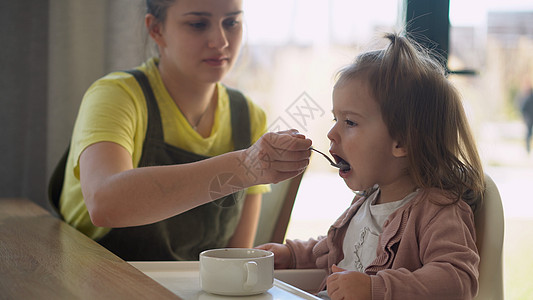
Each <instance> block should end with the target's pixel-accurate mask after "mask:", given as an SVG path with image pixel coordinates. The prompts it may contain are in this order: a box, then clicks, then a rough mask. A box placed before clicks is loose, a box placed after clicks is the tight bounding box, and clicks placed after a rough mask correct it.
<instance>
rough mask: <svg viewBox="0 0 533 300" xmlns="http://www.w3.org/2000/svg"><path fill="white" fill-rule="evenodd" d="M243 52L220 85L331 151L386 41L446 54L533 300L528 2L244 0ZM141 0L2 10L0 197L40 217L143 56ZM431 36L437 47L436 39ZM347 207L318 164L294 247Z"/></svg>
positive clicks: (25, 4) (511, 269) (514, 283)
mask: <svg viewBox="0 0 533 300" xmlns="http://www.w3.org/2000/svg"><path fill="white" fill-rule="evenodd" d="M243 2H244V10H245V19H246V21H245V41H244V46H243V49H242V53H241V57H240V58H239V61H238V62H237V64H236V66H235V68H234V70H233V71H232V72H231V73H230V74H229V76H228V77H227V78H226V79H225V81H224V82H225V83H226V84H228V85H230V86H233V87H236V88H239V89H241V90H243V91H244V92H245V93H246V94H247V95H248V96H250V97H251V98H252V99H253V100H254V101H255V102H256V103H258V104H259V105H260V106H261V107H263V108H264V109H265V111H266V112H267V115H268V117H269V121H268V122H269V128H270V129H271V130H277V129H282V128H288V127H291V128H297V129H299V130H300V132H302V133H304V134H305V135H307V136H308V137H310V138H311V139H313V141H314V146H315V147H316V148H318V149H320V150H323V151H327V150H328V148H329V141H328V139H327V137H326V134H327V132H328V130H329V128H330V127H331V126H332V125H333V122H332V115H331V91H332V86H333V83H334V75H335V73H336V72H337V71H338V70H339V69H340V68H341V67H342V66H344V65H346V64H348V63H350V62H351V61H352V60H353V58H355V56H356V55H357V54H358V53H359V52H360V51H365V50H369V49H373V48H375V47H379V45H380V43H382V42H383V41H382V40H381V39H380V36H381V35H382V33H383V32H387V31H398V30H401V29H403V28H405V24H406V23H408V24H410V26H409V27H408V31H409V32H411V33H413V34H415V36H416V37H418V38H419V39H420V42H422V43H428V45H429V46H431V47H432V48H434V49H435V51H437V52H440V53H441V54H444V56H445V57H447V67H448V69H449V70H450V71H451V73H452V74H451V75H450V79H451V80H452V81H453V82H454V84H455V85H456V86H457V87H458V89H459V91H460V93H461V94H462V96H463V100H464V106H465V109H466V111H467V115H468V117H469V121H470V124H471V126H472V128H473V131H474V135H475V137H476V140H477V143H478V147H479V150H480V154H481V157H482V160H483V163H484V167H485V172H486V173H487V174H489V175H490V176H491V177H492V178H493V180H494V181H495V183H496V185H497V186H498V188H499V190H500V194H501V197H502V201H503V206H504V214H505V221H506V230H505V245H504V281H505V296H506V298H507V299H531V298H533V286H531V284H530V283H529V278H532V277H533V254H532V253H533V252H532V251H531V250H530V249H532V248H533V196H532V194H531V193H530V192H529V190H528V188H527V187H528V186H529V185H531V184H533V154H528V153H527V151H526V146H525V135H526V127H525V124H524V121H523V118H522V115H521V114H520V110H519V107H520V96H521V95H522V94H523V92H524V90H525V88H526V87H527V86H528V85H531V84H532V83H533V0H485V1H482V0H468V1H465V0H449V1H448V0H435V1H424V0H417V1H415V0H412V1H407V0H375V1H363V0H329V1H328V0H270V1H258V0H243ZM143 15H144V7H143V1H142V0H109V1H108V0H94V1H82V0H47V1H45V0H22V1H1V2H0V37H1V38H2V47H0V62H1V63H0V65H1V66H2V68H1V70H0V91H2V94H1V96H0V101H1V105H2V109H0V128H1V129H0V138H1V140H2V143H1V144H0V147H1V148H0V151H1V153H2V155H1V156H0V163H1V164H2V166H3V167H2V168H0V178H1V181H0V197H25V198H29V199H31V200H33V201H35V202H37V203H39V204H41V205H42V206H44V207H48V204H47V202H46V183H47V179H48V177H49V175H50V174H51V172H52V169H53V167H54V166H55V164H56V162H57V160H58V159H59V157H60V155H61V153H62V152H63V150H64V148H65V147H66V145H67V143H68V141H69V139H70V134H71V131H72V125H73V123H74V119H75V117H76V113H77V109H78V107H79V103H80V101H81V98H82V96H83V93H84V92H85V90H86V89H87V88H88V86H89V85H90V84H91V83H92V82H93V81H94V80H96V79H98V78H99V77H101V76H103V75H105V74H106V73H108V72H110V71H113V70H119V69H128V68H132V67H134V66H136V65H138V64H140V63H141V62H143V61H144V60H145V59H146V58H147V57H148V55H149V48H150V46H149V44H148V43H147V39H146V35H145V33H144V29H143V19H142V18H143ZM428 39H430V40H432V41H433V42H428ZM352 198H353V193H352V192H351V191H350V190H349V189H348V188H347V187H346V186H345V185H344V182H343V181H342V179H341V178H340V177H339V176H338V175H337V173H336V171H335V170H334V169H333V168H331V167H330V166H329V164H328V163H327V162H326V161H325V160H324V159H323V158H321V157H320V156H317V155H314V156H313V158H312V161H311V165H310V167H309V169H308V170H307V172H306V174H305V176H304V178H303V181H302V184H301V188H300V191H299V193H298V196H297V200H296V204H295V207H294V210H293V214H292V219H291V222H290V224H289V230H288V233H287V238H300V239H307V238H309V237H317V236H319V235H324V234H326V232H327V229H328V227H329V225H330V224H331V223H332V222H333V221H334V220H335V219H336V218H337V216H338V215H339V214H340V213H342V211H343V210H344V209H345V208H346V207H347V206H348V205H349V203H350V202H351V200H352Z"/></svg>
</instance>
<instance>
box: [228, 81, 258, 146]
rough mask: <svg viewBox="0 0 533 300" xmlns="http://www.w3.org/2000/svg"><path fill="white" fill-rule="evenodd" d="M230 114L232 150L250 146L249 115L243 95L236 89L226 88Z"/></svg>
mask: <svg viewBox="0 0 533 300" xmlns="http://www.w3.org/2000/svg"><path fill="white" fill-rule="evenodd" d="M226 91H227V92H228V96H229V100H230V101H229V103H230V112H231V135H232V138H233V149H235V150H241V149H245V148H248V147H250V146H251V145H252V137H251V135H252V134H251V132H252V129H251V126H250V113H249V111H248V103H247V102H246V98H245V97H244V95H243V94H242V93H241V92H239V91H238V90H236V89H232V88H229V87H226Z"/></svg>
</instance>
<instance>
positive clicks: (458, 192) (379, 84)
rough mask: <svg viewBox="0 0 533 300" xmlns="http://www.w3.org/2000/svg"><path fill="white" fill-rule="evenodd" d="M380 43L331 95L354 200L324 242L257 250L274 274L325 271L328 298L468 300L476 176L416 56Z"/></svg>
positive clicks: (431, 68) (451, 114)
mask: <svg viewBox="0 0 533 300" xmlns="http://www.w3.org/2000/svg"><path fill="white" fill-rule="evenodd" d="M386 38H387V39H388V40H389V41H390V44H389V45H388V47H387V48H385V49H383V50H378V51H371V52H366V53H363V54H361V55H359V56H358V57H357V59H356V61H355V62H354V63H353V64H351V65H349V66H348V67H346V68H345V69H343V70H342V71H341V72H340V74H339V77H338V80H337V82H336V84H335V87H334V90H333V115H334V120H335V125H334V126H333V128H332V129H331V130H330V132H329V133H328V138H329V139H330V140H331V148H330V153H331V154H332V155H333V157H334V158H335V160H336V161H337V162H344V163H347V164H349V165H350V168H349V169H347V170H345V169H343V170H340V171H339V175H340V176H341V177H342V178H343V179H344V181H345V182H346V185H347V186H348V187H349V188H350V189H352V190H354V191H360V192H358V193H357V196H356V197H355V199H354V201H353V202H352V205H351V206H350V207H349V208H348V209H347V210H346V211H345V212H344V213H343V214H342V215H341V216H340V217H339V219H338V220H337V221H336V222H335V223H334V224H333V225H332V226H331V228H330V229H329V231H328V233H327V236H324V237H320V238H318V239H309V240H308V241H300V240H287V242H286V244H284V245H281V244H266V245H262V246H259V248H262V249H267V250H271V251H273V252H274V253H275V265H276V268H325V269H327V270H328V273H329V274H330V275H329V276H328V278H327V282H324V287H325V286H327V294H328V295H329V297H330V298H331V299H471V298H472V297H474V296H475V295H476V293H477V290H478V264H479V254H478V251H477V248H476V244H475V240H476V233H475V227H474V217H473V210H474V209H475V207H476V205H478V204H479V201H481V199H482V194H483V191H484V177H483V170H482V167H481V163H480V159H479V156H478V153H477V150H476V147H475V144H474V141H473V138H472V135H471V132H470V128H469V126H468V122H467V120H466V117H465V113H464V110H463V107H462V104H461V99H460V97H459V94H458V92H457V91H456V89H455V88H454V87H453V86H452V84H451V83H450V82H449V81H448V80H447V78H446V76H445V71H444V69H443V68H442V66H441V65H440V64H439V63H438V62H437V61H435V60H434V59H432V58H431V57H430V56H429V55H428V54H427V53H426V52H424V51H423V50H422V49H420V48H418V47H417V46H416V45H415V44H414V43H412V42H411V41H410V40H409V39H408V38H406V37H402V36H399V35H397V34H387V35H386ZM325 293H326V292H325V291H324V292H321V294H325Z"/></svg>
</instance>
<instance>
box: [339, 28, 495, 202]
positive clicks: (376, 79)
mask: <svg viewBox="0 0 533 300" xmlns="http://www.w3.org/2000/svg"><path fill="white" fill-rule="evenodd" d="M385 38H387V39H388V40H389V45H388V46H387V47H386V48H385V49H382V50H377V51H369V52H365V53H363V54H361V55H359V56H358V57H357V58H356V60H355V62H354V63H353V64H351V65H349V66H348V67H346V68H344V69H343V70H341V71H340V72H339V77H338V81H337V83H336V86H338V85H341V84H346V83H347V81H348V80H350V79H353V78H356V77H357V78H358V79H363V80H365V81H366V82H367V83H368V85H369V87H370V91H371V93H372V95H373V96H374V98H375V99H376V100H377V101H378V104H379V106H380V109H381V114H382V117H383V120H384V122H385V124H386V125H387V128H388V130H389V133H390V135H391V137H392V138H393V139H395V140H396V141H399V143H400V144H401V145H402V146H404V147H406V149H407V153H408V154H407V158H408V160H409V167H408V170H407V172H409V174H410V175H411V177H412V178H413V180H414V182H415V184H416V185H417V186H418V187H420V188H431V187H436V188H441V189H444V190H447V191H449V192H451V193H453V195H454V198H455V199H456V201H458V200H459V199H461V198H462V199H463V200H464V201H466V202H467V203H468V204H469V205H470V206H471V207H472V209H473V210H475V209H476V208H477V206H478V205H479V204H480V201H481V200H482V197H483V192H484V189H485V184H484V173H483V168H482V165H481V160H480V158H479V155H478V152H477V149H476V145H475V142H474V139H473V136H472V133H471V130H470V126H469V124H468V121H467V119H466V115H465V112H464V109H463V105H462V102H461V97H460V95H459V93H458V91H457V90H456V89H455V87H454V86H453V85H452V84H451V82H450V81H449V80H448V78H447V77H446V72H445V69H444V68H443V67H442V65H441V64H440V62H439V61H438V60H436V59H435V58H434V57H432V56H431V55H430V54H429V51H428V50H426V49H424V48H422V47H421V46H419V45H417V44H416V43H415V42H413V41H412V40H410V39H409V38H408V37H404V36H400V35H398V34H393V33H389V34H386V35H385Z"/></svg>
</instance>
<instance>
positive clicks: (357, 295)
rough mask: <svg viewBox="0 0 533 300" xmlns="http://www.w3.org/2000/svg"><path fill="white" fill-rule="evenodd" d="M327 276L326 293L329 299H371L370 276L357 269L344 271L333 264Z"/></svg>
mask: <svg viewBox="0 0 533 300" xmlns="http://www.w3.org/2000/svg"><path fill="white" fill-rule="evenodd" d="M331 270H332V271H333V274H331V275H330V276H329V277H328V281H327V285H328V295H329V297H330V298H331V300H340V299H344V300H371V299H372V283H371V281H370V276H368V275H366V274H365V273H361V272H357V271H346V270H344V269H341V268H339V267H337V266H336V265H333V266H332V267H331Z"/></svg>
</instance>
